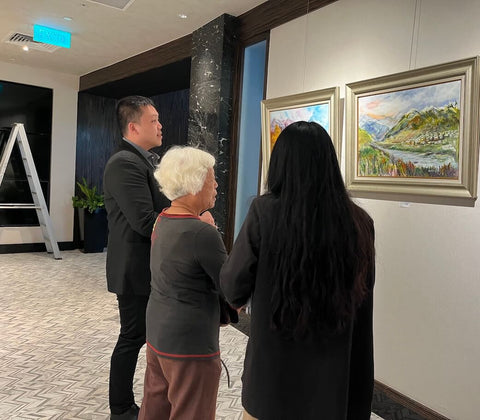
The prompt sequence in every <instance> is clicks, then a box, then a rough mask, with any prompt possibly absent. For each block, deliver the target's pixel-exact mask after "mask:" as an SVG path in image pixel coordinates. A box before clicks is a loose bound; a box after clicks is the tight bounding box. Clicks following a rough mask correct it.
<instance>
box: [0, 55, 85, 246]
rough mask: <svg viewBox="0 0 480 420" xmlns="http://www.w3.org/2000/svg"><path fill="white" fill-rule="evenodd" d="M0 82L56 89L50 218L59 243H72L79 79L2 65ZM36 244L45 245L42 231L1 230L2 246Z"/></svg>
mask: <svg viewBox="0 0 480 420" xmlns="http://www.w3.org/2000/svg"><path fill="white" fill-rule="evenodd" d="M0 80H6V81H9V82H17V83H24V84H27V85H34V86H40V87H46V88H50V89H53V121H52V158H51V171H50V216H51V218H52V222H53V228H54V232H55V235H56V239H57V241H59V242H64V241H66V242H69V241H72V240H73V208H72V201H71V197H72V195H73V191H74V182H75V143H76V132H77V93H78V84H79V77H78V76H72V75H68V74H63V73H56V72H52V71H48V70H41V69H35V68H32V67H27V66H20V65H17V64H11V63H4V62H0ZM12 211H13V210H12ZM35 242H43V237H42V234H41V232H40V228H38V227H22V228H19V227H11V228H4V227H2V228H0V244H22V243H35Z"/></svg>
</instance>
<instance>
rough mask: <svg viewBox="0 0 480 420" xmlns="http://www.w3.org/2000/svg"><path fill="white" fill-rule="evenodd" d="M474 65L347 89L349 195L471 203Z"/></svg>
mask: <svg viewBox="0 0 480 420" xmlns="http://www.w3.org/2000/svg"><path fill="white" fill-rule="evenodd" d="M479 64H480V62H479V57H473V58H468V59H464V60H459V61H455V62H450V63H446V64H441V65H436V66H431V67H425V68H421V69H416V70H411V71H406V72H403V73H398V74H393V75H389V76H384V77H378V78H375V79H369V80H364V81H360V82H355V83H350V84H347V85H346V93H345V101H346V155H345V160H346V171H345V178H346V179H345V181H346V186H347V189H348V190H349V191H350V193H351V194H352V196H355V197H365V198H380V199H393V200H400V201H417V202H426V203H443V204H454V205H467V206H471V205H473V204H474V202H475V200H476V198H477V178H478V158H479V155H478V150H479V148H478V142H479V102H480V83H479V81H480V73H479V71H480V66H479Z"/></svg>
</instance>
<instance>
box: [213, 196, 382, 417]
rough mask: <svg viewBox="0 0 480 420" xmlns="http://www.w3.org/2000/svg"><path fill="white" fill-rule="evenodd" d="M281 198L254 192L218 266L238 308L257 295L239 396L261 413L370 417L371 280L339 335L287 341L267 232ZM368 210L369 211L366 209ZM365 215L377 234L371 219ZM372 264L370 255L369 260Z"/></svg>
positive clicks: (247, 406) (248, 407)
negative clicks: (275, 300) (276, 323)
mask: <svg viewBox="0 0 480 420" xmlns="http://www.w3.org/2000/svg"><path fill="white" fill-rule="evenodd" d="M277 207H278V201H277V200H276V199H275V198H273V196H271V195H264V196H261V197H258V198H256V199H255V200H254V201H253V203H252V205H251V206H250V210H249V212H248V215H247V217H246V219H245V222H244V224H243V226H242V228H241V229H240V232H239V234H238V236H237V239H236V241H235V244H234V245H233V248H232V251H231V252H230V255H229V256H228V258H227V260H226V262H225V264H224V265H223V267H222V270H221V272H220V286H221V288H222V290H223V293H224V294H225V297H226V298H227V300H228V301H229V302H230V303H231V304H232V306H233V307H240V306H242V305H244V304H245V303H246V302H247V300H248V298H250V297H252V314H251V323H250V337H249V340H248V344H247V349H246V354H245V364H244V370H243V375H242V382H243V387H242V403H243V406H244V407H245V409H246V410H247V411H248V412H249V413H250V414H251V415H252V416H254V417H256V418H259V419H261V420H287V419H288V420H290V419H301V420H318V419H322V420H369V419H370V411H371V402H372V394H373V368H374V365H373V321H372V316H373V283H374V277H375V274H374V261H371V262H370V268H371V277H370V278H369V279H368V284H369V286H370V288H371V289H370V293H369V294H368V296H367V298H366V299H365V301H364V302H363V304H362V305H361V307H360V308H359V309H358V311H357V313H356V316H355V319H354V320H352V322H351V324H350V326H349V328H346V330H345V331H344V332H343V333H341V334H338V335H324V336H318V337H313V336H311V337H309V338H307V339H305V340H298V341H294V340H286V339H284V338H282V336H281V335H280V334H278V333H277V332H276V331H273V330H272V329H271V327H270V310H271V309H270V308H271V297H272V289H273V285H274V281H275V280H274V278H272V274H271V267H270V264H269V259H268V258H265V257H266V256H267V255H268V252H269V246H270V244H269V241H268V240H267V238H268V237H269V236H270V232H271V230H272V229H273V224H272V217H271V214H273V213H274V212H275V211H276V209H277ZM362 213H364V212H362ZM364 217H365V218H368V219H367V220H368V221H369V224H370V226H371V235H372V238H373V235H374V228H373V221H372V220H371V219H370V217H369V216H368V215H367V214H366V213H364ZM366 263H368V262H366Z"/></svg>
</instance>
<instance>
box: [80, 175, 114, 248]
mask: <svg viewBox="0 0 480 420" xmlns="http://www.w3.org/2000/svg"><path fill="white" fill-rule="evenodd" d="M77 186H78V188H79V190H80V193H81V195H80V196H79V195H76V196H74V197H72V204H73V207H75V208H78V209H83V241H84V249H83V251H84V252H103V249H104V248H105V245H106V243H107V232H108V224H107V212H106V211H105V204H104V202H103V194H100V193H98V191H97V187H96V186H93V187H91V188H90V187H89V185H88V183H87V180H86V179H85V178H82V182H81V183H80V182H77ZM79 219H81V218H79ZM80 225H81V223H80Z"/></svg>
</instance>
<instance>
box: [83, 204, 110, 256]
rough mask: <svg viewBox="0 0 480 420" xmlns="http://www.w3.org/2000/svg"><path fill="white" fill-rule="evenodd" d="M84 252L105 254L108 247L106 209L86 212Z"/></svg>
mask: <svg viewBox="0 0 480 420" xmlns="http://www.w3.org/2000/svg"><path fill="white" fill-rule="evenodd" d="M83 232H84V235H83V236H84V237H83V252H85V253H87V252H103V249H104V248H105V246H106V245H107V237H108V223H107V212H106V211H105V209H97V210H95V211H94V212H93V213H90V212H89V211H88V210H85V211H84V231H83Z"/></svg>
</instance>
